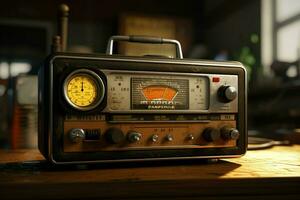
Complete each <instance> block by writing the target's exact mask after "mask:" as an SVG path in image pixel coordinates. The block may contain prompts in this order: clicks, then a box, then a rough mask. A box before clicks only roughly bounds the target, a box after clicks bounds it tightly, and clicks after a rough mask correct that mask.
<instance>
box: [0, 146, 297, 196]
mask: <svg viewBox="0 0 300 200" xmlns="http://www.w3.org/2000/svg"><path fill="white" fill-rule="evenodd" d="M0 197H5V198H1V199H96V198H101V199H156V198H158V199H197V198H199V197H205V199H215V198H217V197H222V198H223V199H254V198H257V199H283V198H284V199H299V197H300V146H299V145H294V146H281V147H274V148H271V149H267V150H259V151H248V152H247V154H246V155H245V156H243V157H241V158H233V159H224V160H221V161H219V162H215V163H213V162H205V161H201V160H188V161H172V162H142V163H122V164H105V165H103V164H102V165H88V166H86V165H79V166H78V165H77V166H74V165H69V166H61V167H57V166H51V165H49V163H47V162H46V161H45V160H43V157H42V156H41V154H40V153H39V152H38V150H17V151H4V150H2V151H0Z"/></svg>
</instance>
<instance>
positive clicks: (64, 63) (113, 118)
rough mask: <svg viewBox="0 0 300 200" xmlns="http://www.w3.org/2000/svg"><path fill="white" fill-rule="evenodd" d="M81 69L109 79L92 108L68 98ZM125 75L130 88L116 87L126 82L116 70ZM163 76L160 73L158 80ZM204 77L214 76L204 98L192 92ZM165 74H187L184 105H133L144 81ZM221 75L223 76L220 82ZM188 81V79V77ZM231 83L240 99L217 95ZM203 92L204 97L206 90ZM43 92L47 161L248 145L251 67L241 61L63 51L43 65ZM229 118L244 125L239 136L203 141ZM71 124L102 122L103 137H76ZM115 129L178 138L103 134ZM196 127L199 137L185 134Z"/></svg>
mask: <svg viewBox="0 0 300 200" xmlns="http://www.w3.org/2000/svg"><path fill="white" fill-rule="evenodd" d="M79 69H87V70H91V71H93V72H95V73H97V74H98V75H99V76H100V77H101V80H102V81H103V84H104V86H105V95H104V97H103V100H102V103H101V104H99V105H97V107H96V108H95V109H92V110H89V111H80V110H76V109H72V108H71V107H70V106H69V105H68V102H66V101H65V99H64V97H63V96H64V92H63V84H64V80H65V79H66V77H67V76H68V75H69V74H71V73H72V72H74V71H76V70H79ZM119 76H122V77H124V80H123V78H122V81H123V82H122V86H124V85H125V86H126V87H122V88H124V91H121V90H122V88H121V87H120V88H119V89H120V91H119V92H115V93H113V92H112V90H118V88H117V87H118V84H120V83H117V82H118V81H115V80H116V78H115V77H119ZM155 77H158V78H157V80H156V78H155ZM195 77H196V78H195ZM197 77H202V79H203V81H204V82H207V83H206V84H204V85H202V86H203V88H202V89H203V90H207V91H208V92H207V93H205V94H204V99H202V100H201V102H202V103H199V100H197V99H196V98H195V96H197V95H198V94H197V93H190V92H192V91H194V90H192V89H191V87H193V86H194V83H193V80H195V82H196V81H197V80H198V79H197ZM164 78H165V79H170V80H172V81H173V82H174V83H173V82H171V83H168V84H179V83H176V81H177V82H180V81H178V80H183V81H181V82H183V83H182V84H183V86H184V84H186V87H187V88H188V89H187V93H188V94H187V96H186V99H185V101H186V102H185V103H187V104H188V106H186V107H184V105H182V106H183V107H180V109H177V108H176V107H175V108H174V109H164V108H162V109H159V108H158V109H138V108H139V106H141V105H133V101H135V100H133V93H138V92H139V90H138V89H137V85H140V84H144V83H143V81H145V80H148V79H153V80H156V82H154V83H157V84H158V83H160V79H161V80H163V79H164ZM215 78H217V80H218V81H217V83H215V82H214V81H213V80H214V79H215ZM125 79H128V80H127V81H126V80H125ZM185 80H188V83H184V82H186V81H185ZM114 81H115V82H114ZM162 83H163V82H162ZM223 84H225V85H226V84H228V85H230V86H234V87H235V88H236V89H237V97H236V99H235V100H233V101H232V102H222V101H221V102H220V101H219V100H218V99H217V98H218V94H217V92H218V90H219V88H220V87H221V85H223ZM120 85H121V84H120ZM154 85H155V84H154ZM183 86H180V87H183ZM202 86H201V85H200V87H202ZM133 87H135V88H133ZM197 87H198V86H197ZM204 87H205V88H206V89H205V88H204ZM128 88H129V89H128ZM138 95H139V94H137V97H136V98H138V97H139V96H138ZM201 95H202V94H201ZM201 95H200V96H199V97H203V95H202V96H201ZM205 95H206V96H205ZM38 97H39V98H38V102H39V103H38V107H39V109H38V110H39V118H38V119H39V122H38V132H39V137H38V138H39V140H38V141H39V143H38V145H39V149H40V151H41V152H42V154H43V155H44V156H45V157H46V158H47V160H49V161H51V162H52V163H55V164H69V163H70V164H71V163H76V164H80V163H101V162H123V161H146V160H148V161H149V160H150V161H151V160H168V159H196V158H197V159H198V158H209V159H210V158H213V159H215V158H227V157H238V156H241V155H243V154H245V152H246V149H247V74H246V70H245V68H244V67H243V65H242V64H241V63H239V62H217V61H208V60H192V59H169V58H157V57H133V56H130V57H129V56H120V55H103V54H75V53H55V54H53V55H51V56H49V57H48V59H47V60H46V62H45V64H44V66H42V67H41V70H40V72H39V93H38ZM178 98H180V96H178ZM183 99H184V98H183ZM145 103H147V102H145ZM166 108H168V105H166ZM225 125H226V126H227V125H229V126H231V125H232V126H233V127H234V128H235V129H237V130H238V132H239V138H238V139H237V140H234V141H231V142H224V141H221V140H220V141H218V142H217V143H216V144H215V143H210V142H204V141H203V140H202V139H201V140H200V139H199V140H197V138H198V137H202V135H203V130H204V129H206V128H210V127H212V126H213V127H214V126H215V127H214V128H221V127H223V126H225ZM186 127H188V128H186ZM71 128H82V129H89V128H93V129H99V130H100V129H101V130H100V132H101V133H100V134H101V137H100V139H99V141H83V142H80V143H76V144H75V143H72V142H69V141H68V136H67V133H68V132H69V130H70V129H71ZM109 128H118V129H121V130H122V131H123V132H124V133H125V134H126V132H128V131H131V130H132V129H135V130H133V131H136V132H139V133H141V135H142V136H143V138H146V137H150V136H151V134H152V133H153V132H155V131H158V132H159V133H158V136H159V138H162V137H165V136H166V135H168V136H169V135H170V134H171V135H172V137H174V138H175V140H174V141H172V142H173V143H172V144H171V142H170V143H167V142H161V143H159V144H155V145H152V144H149V142H148V140H147V141H146V139H145V140H143V139H142V140H141V141H139V142H138V143H136V144H129V143H128V142H126V141H125V142H123V143H122V144H121V145H109V144H108V143H106V142H105V138H104V137H103V133H104V132H105V131H107V129H109ZM198 130H199V131H198ZM190 132H192V134H194V136H195V137H196V139H195V140H193V142H186V141H185V140H184V139H183V138H184V137H186V136H187V134H189V133H190ZM176 138H180V139H178V140H176ZM181 139H182V141H181ZM103 141H104V142H103ZM199 141H200V143H199ZM197 142H198V143H199V144H198V143H197Z"/></svg>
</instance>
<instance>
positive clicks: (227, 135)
mask: <svg viewBox="0 0 300 200" xmlns="http://www.w3.org/2000/svg"><path fill="white" fill-rule="evenodd" d="M221 137H222V138H223V139H224V140H237V139H238V138H239V137H240V132H239V131H238V130H237V129H235V128H229V127H223V128H221Z"/></svg>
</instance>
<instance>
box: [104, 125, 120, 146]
mask: <svg viewBox="0 0 300 200" xmlns="http://www.w3.org/2000/svg"><path fill="white" fill-rule="evenodd" d="M104 137H105V139H106V140H107V141H108V142H109V143H112V144H119V143H121V142H123V141H124V139H125V136H124V133H123V131H122V130H121V129H119V128H109V129H107V130H106V132H105V133H104Z"/></svg>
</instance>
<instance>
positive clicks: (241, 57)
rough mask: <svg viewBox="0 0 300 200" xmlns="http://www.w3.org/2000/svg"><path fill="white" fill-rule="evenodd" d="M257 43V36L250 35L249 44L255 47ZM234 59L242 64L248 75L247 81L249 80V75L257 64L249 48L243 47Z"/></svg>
mask: <svg viewBox="0 0 300 200" xmlns="http://www.w3.org/2000/svg"><path fill="white" fill-rule="evenodd" d="M258 42H259V37H258V35H257V34H251V35H250V43H251V44H253V45H257V44H258ZM235 59H236V60H238V61H240V62H241V63H243V64H244V66H245V67H246V69H247V73H248V81H249V80H250V78H251V73H252V71H253V69H254V67H255V65H256V64H257V60H256V59H255V56H254V54H253V52H252V50H251V48H250V47H249V46H243V47H242V48H241V50H240V51H239V52H238V53H236V54H235Z"/></svg>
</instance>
